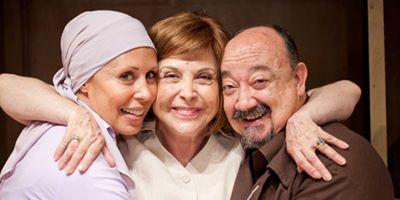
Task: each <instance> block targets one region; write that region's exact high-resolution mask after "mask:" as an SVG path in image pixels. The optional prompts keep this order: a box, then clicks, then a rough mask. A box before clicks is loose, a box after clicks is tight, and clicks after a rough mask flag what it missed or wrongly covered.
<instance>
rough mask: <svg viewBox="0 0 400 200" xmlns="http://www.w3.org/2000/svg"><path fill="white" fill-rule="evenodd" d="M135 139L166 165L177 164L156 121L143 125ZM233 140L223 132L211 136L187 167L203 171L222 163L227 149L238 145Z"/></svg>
mask: <svg viewBox="0 0 400 200" xmlns="http://www.w3.org/2000/svg"><path fill="white" fill-rule="evenodd" d="M134 137H135V138H136V139H137V140H138V141H139V142H141V143H142V144H143V145H145V146H146V147H147V148H148V149H149V150H150V151H151V152H152V153H153V154H155V155H156V156H157V157H158V158H159V159H160V160H162V161H163V162H164V163H170V162H173V163H175V160H176V158H175V157H173V155H172V154H170V153H169V152H168V150H167V149H166V148H165V147H164V146H162V144H161V142H160V140H159V139H158V137H157V135H156V120H152V121H148V122H145V123H143V126H142V129H141V131H140V132H139V133H138V134H136V135H135V136H134ZM232 138H233V137H232V136H227V135H226V134H223V133H222V132H221V133H214V134H210V136H209V138H208V140H207V143H206V144H205V145H204V147H203V148H202V149H201V150H200V152H198V153H197V154H196V156H195V157H194V158H193V159H192V160H191V161H190V163H189V164H188V165H187V166H189V165H191V166H192V167H194V168H196V169H199V171H201V170H202V169H205V167H206V166H207V165H208V163H218V162H221V160H222V159H223V158H224V156H225V155H226V153H228V151H227V150H226V149H231V148H232V146H233V145H235V144H236V141H237V140H233V139H232Z"/></svg>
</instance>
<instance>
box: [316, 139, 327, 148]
mask: <svg viewBox="0 0 400 200" xmlns="http://www.w3.org/2000/svg"><path fill="white" fill-rule="evenodd" d="M324 145H325V140H324V139H322V138H318V139H317V141H316V142H315V148H316V149H320V148H321V147H322V146H324Z"/></svg>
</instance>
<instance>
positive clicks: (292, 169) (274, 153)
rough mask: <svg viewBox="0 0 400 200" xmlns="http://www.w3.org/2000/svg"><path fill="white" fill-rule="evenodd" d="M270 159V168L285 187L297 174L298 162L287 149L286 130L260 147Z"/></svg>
mask: <svg viewBox="0 0 400 200" xmlns="http://www.w3.org/2000/svg"><path fill="white" fill-rule="evenodd" d="M258 150H259V151H260V152H261V153H262V154H263V156H264V157H265V159H267V161H268V166H267V167H268V168H269V169H271V170H272V171H274V172H275V174H276V175H277V176H278V177H279V179H280V181H281V182H282V184H283V185H284V186H285V187H288V186H289V183H290V181H291V180H293V179H294V176H295V175H296V173H297V172H296V164H295V163H294V161H293V160H292V159H291V158H290V156H289V155H288V153H287V151H286V144H285V131H280V132H279V133H278V134H277V135H275V137H274V138H273V139H272V140H271V141H269V142H268V143H266V144H265V145H263V146H262V147H260V148H259V149H258Z"/></svg>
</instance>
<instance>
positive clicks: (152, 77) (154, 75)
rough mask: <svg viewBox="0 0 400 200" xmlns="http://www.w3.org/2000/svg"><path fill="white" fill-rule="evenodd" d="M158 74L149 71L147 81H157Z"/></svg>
mask: <svg viewBox="0 0 400 200" xmlns="http://www.w3.org/2000/svg"><path fill="white" fill-rule="evenodd" d="M156 78H157V72H156V71H149V72H147V73H146V79H156Z"/></svg>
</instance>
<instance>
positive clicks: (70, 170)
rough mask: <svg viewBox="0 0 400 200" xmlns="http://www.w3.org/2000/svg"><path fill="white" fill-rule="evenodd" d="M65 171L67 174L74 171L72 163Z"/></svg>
mask: <svg viewBox="0 0 400 200" xmlns="http://www.w3.org/2000/svg"><path fill="white" fill-rule="evenodd" d="M65 173H66V174H67V175H70V174H71V173H72V168H71V165H68V166H67V167H66V168H65Z"/></svg>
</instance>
